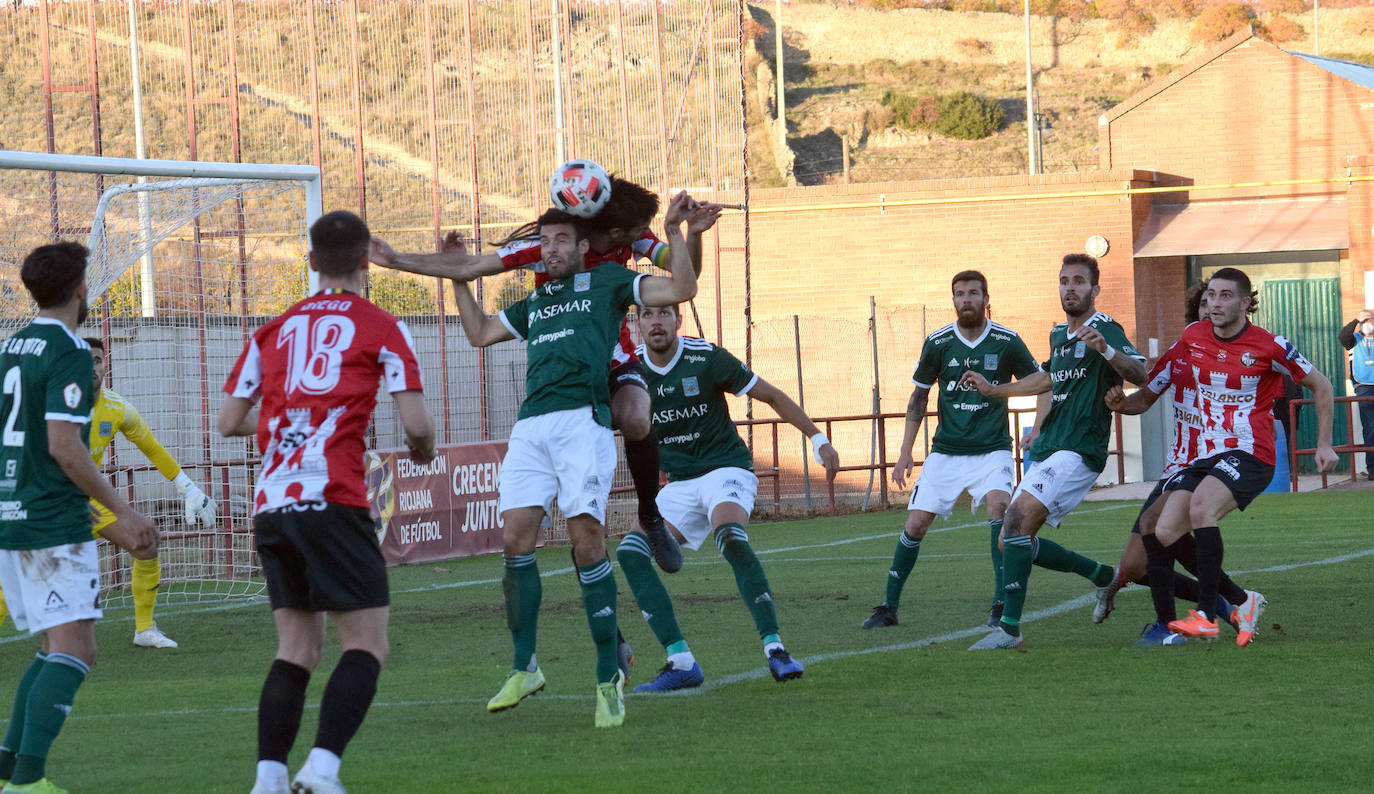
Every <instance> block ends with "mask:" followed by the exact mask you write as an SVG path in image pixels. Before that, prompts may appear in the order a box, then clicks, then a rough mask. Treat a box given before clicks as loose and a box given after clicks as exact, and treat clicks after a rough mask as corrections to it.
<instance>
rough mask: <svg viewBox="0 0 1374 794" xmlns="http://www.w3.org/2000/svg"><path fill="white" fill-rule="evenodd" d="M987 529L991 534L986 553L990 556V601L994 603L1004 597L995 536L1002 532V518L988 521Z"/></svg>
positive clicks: (1000, 552)
mask: <svg viewBox="0 0 1374 794" xmlns="http://www.w3.org/2000/svg"><path fill="white" fill-rule="evenodd" d="M988 529H989V530H990V535H991V548H990V549H989V550H988V554H989V556H991V557H992V603H994V604H995V603H997V602H999V601H1002V600H1003V599H1004V598H1005V597H1006V596H1005V595H1004V594H1003V593H1002V550H1001V549H999V548H997V536H998V535H1000V534H1002V519H1000V518H995V519H992V520H991V521H988Z"/></svg>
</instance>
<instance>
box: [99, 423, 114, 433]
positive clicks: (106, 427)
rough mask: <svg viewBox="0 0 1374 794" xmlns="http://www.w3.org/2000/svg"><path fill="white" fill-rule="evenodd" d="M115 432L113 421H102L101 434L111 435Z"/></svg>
mask: <svg viewBox="0 0 1374 794" xmlns="http://www.w3.org/2000/svg"><path fill="white" fill-rule="evenodd" d="M113 434H114V423H113V422H101V423H100V435H102V436H109V435H113Z"/></svg>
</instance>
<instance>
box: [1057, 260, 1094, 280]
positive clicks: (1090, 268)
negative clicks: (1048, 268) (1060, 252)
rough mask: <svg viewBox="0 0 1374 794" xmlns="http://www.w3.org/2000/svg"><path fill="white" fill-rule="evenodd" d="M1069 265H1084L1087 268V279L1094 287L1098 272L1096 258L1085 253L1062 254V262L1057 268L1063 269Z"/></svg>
mask: <svg viewBox="0 0 1374 794" xmlns="http://www.w3.org/2000/svg"><path fill="white" fill-rule="evenodd" d="M1069 265H1078V266H1080V267H1086V268H1087V269H1088V275H1089V281H1090V282H1091V283H1092V285H1093V286H1094V287H1096V286H1097V278H1098V272H1097V260H1096V259H1093V258H1092V257H1090V256H1088V255H1087V254H1064V262H1063V264H1061V265H1060V266H1059V269H1060V270H1063V269H1064V268H1066V267H1068V266H1069Z"/></svg>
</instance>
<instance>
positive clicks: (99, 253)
mask: <svg viewBox="0 0 1374 794" xmlns="http://www.w3.org/2000/svg"><path fill="white" fill-rule="evenodd" d="M320 203H321V198H320V181H319V171H318V170H317V169H315V168H313V167H309V166H288V165H249V164H238V163H200V162H180V161H158V160H126V159H118V158H98V157H79V156H68V155H38V154H31V153H26V152H0V228H3V230H4V233H3V234H0V338H3V337H7V336H8V335H9V334H11V333H13V332H14V331H16V330H18V329H19V328H22V327H23V326H24V325H25V324H27V323H28V322H29V320H30V319H32V317H33V316H34V314H35V311H36V308H35V307H34V305H33V302H32V301H31V300H30V298H29V295H28V292H27V291H26V290H25V289H24V287H23V284H22V283H21V282H20V280H19V265H20V263H21V262H22V261H23V259H24V257H25V256H26V255H27V254H28V252H29V251H30V250H32V249H33V248H35V247H36V246H39V245H44V244H46V243H50V242H55V241H57V240H75V241H77V242H81V243H83V244H85V245H86V246H87V247H88V248H89V249H90V251H91V255H90V265H89V268H88V271H87V281H88V284H89V287H90V317H89V318H88V319H87V320H86V324H85V325H84V326H83V327H82V328H81V329H80V330H79V333H81V334H82V335H85V336H90V337H98V338H100V339H102V340H103V341H104V342H105V346H106V350H107V353H108V357H109V360H110V378H109V379H108V380H107V381H106V383H105V386H104V387H105V388H106V389H109V390H112V391H114V392H116V393H118V394H119V395H120V396H122V397H123V398H124V399H125V400H126V402H127V403H128V404H129V405H131V406H133V407H134V408H135V409H137V411H138V413H139V414H140V415H141V416H142V418H143V420H144V421H145V422H146V423H147V425H148V427H149V429H150V430H151V431H152V434H153V435H154V436H155V437H156V439H157V441H158V442H160V443H161V444H162V446H163V447H165V448H166V449H167V451H168V452H169V453H171V456H172V457H173V458H174V459H175V460H176V461H177V462H178V463H179V464H180V465H181V467H182V469H183V470H184V471H185V473H186V474H187V476H189V477H190V478H191V480H192V481H193V482H195V483H196V484H197V485H198V486H199V487H200V488H201V489H203V490H204V491H205V492H206V493H207V494H209V495H210V497H211V498H213V499H214V500H215V501H216V502H217V503H218V505H219V518H218V520H217V522H216V525H215V526H211V527H205V526H201V525H196V526H188V525H187V524H186V519H185V514H184V513H185V511H184V508H183V503H182V500H181V498H180V497H179V495H178V494H177V491H176V489H175V488H174V487H173V485H172V484H171V483H170V482H169V481H168V480H167V478H166V477H164V476H163V474H162V473H160V472H159V471H158V470H157V469H156V468H155V467H154V466H153V465H152V464H151V463H150V462H149V460H148V459H147V457H145V456H144V454H143V452H142V451H140V449H139V448H138V447H137V446H135V444H134V443H132V442H131V441H130V440H129V439H127V438H125V437H124V436H123V435H122V434H120V433H119V428H98V427H97V428H95V429H96V430H97V431H111V430H112V431H113V432H114V434H115V440H114V442H113V443H112V444H111V445H110V448H109V450H108V451H107V453H106V457H105V461H104V465H103V467H102V470H103V471H104V472H105V473H106V474H108V475H109V476H110V479H111V482H112V483H113V484H114V486H115V488H116V490H118V491H119V492H120V493H121V494H122V495H124V496H126V497H127V498H128V499H129V500H130V501H131V502H133V504H134V505H135V507H137V509H138V510H139V511H141V512H143V513H144V514H146V515H148V516H150V517H152V518H153V519H154V520H155V521H156V522H157V525H158V528H159V530H160V531H161V533H162V539H163V540H162V549H161V552H160V554H159V558H160V560H161V565H162V586H161V588H160V590H159V594H158V602H159V603H171V604H177V603H202V602H207V601H218V600H223V599H227V598H236V597H246V596H254V595H258V594H261V593H262V591H263V589H264V585H263V583H262V580H261V577H260V570H259V568H258V565H257V555H256V554H255V553H254V552H253V550H252V534H251V528H250V521H249V508H250V505H251V503H252V487H253V478H254V476H255V475H256V469H255V467H254V466H255V457H254V454H253V452H254V450H253V449H252V448H251V444H250V443H249V442H246V441H245V440H243V439H222V438H220V437H219V434H218V433H217V432H215V431H214V418H213V415H214V413H215V412H216V411H217V410H218V408H219V405H220V402H221V395H222V392H221V386H222V385H223V383H224V380H225V378H226V377H227V375H228V373H229V370H230V368H231V367H232V366H233V363H234V360H235V358H236V357H237V355H238V353H239V351H240V350H241V349H242V348H243V345H244V344H245V343H246V341H247V340H248V338H249V336H250V335H251V334H252V333H253V331H254V330H256V329H257V328H258V327H259V326H260V325H261V324H262V323H264V322H266V321H267V320H268V319H269V318H270V317H272V316H273V315H275V314H277V313H280V312H281V311H282V310H283V309H285V308H286V307H287V306H289V305H291V304H292V303H294V302H296V301H298V300H300V299H302V298H304V297H305V296H306V295H307V294H308V293H307V290H308V288H309V284H308V276H307V272H308V269H307V267H306V264H305V259H306V251H307V246H308V229H309V225H310V223H311V222H312V221H313V220H314V219H315V218H317V217H318V216H319V215H320ZM100 545H101V584H102V598H103V599H104V603H105V605H106V606H107V607H121V606H128V605H130V604H131V603H132V601H131V598H130V592H129V581H130V562H131V560H130V558H129V555H128V554H127V553H124V552H122V551H120V550H119V549H117V548H115V547H114V546H112V545H111V544H109V543H105V542H102V543H101V544H100Z"/></svg>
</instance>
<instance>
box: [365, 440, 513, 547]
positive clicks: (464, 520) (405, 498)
mask: <svg viewBox="0 0 1374 794" xmlns="http://www.w3.org/2000/svg"><path fill="white" fill-rule="evenodd" d="M505 456H506V442H505V441H487V442H480V443H475V444H448V445H441V446H440V447H439V448H438V454H437V455H436V456H435V458H434V460H433V461H431V462H430V463H429V464H427V465H424V466H420V465H418V464H415V463H412V462H411V460H410V457H409V453H407V452H406V451H405V450H403V449H402V450H378V451H376V452H368V453H367V498H368V501H369V502H371V504H372V513H373V515H374V516H375V517H376V518H377V519H378V521H377V540H378V541H379V542H380V543H381V544H382V556H383V557H384V558H385V559H386V564H387V565H409V564H411V563H417V562H429V561H432V560H447V559H450V558H453V557H471V556H473V555H476V554H487V553H489V552H495V551H500V550H501V526H502V523H501V516H500V514H499V512H498V508H497V492H496V489H497V485H498V484H499V483H500V482H501V460H502V459H503V458H504V457H505Z"/></svg>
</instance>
